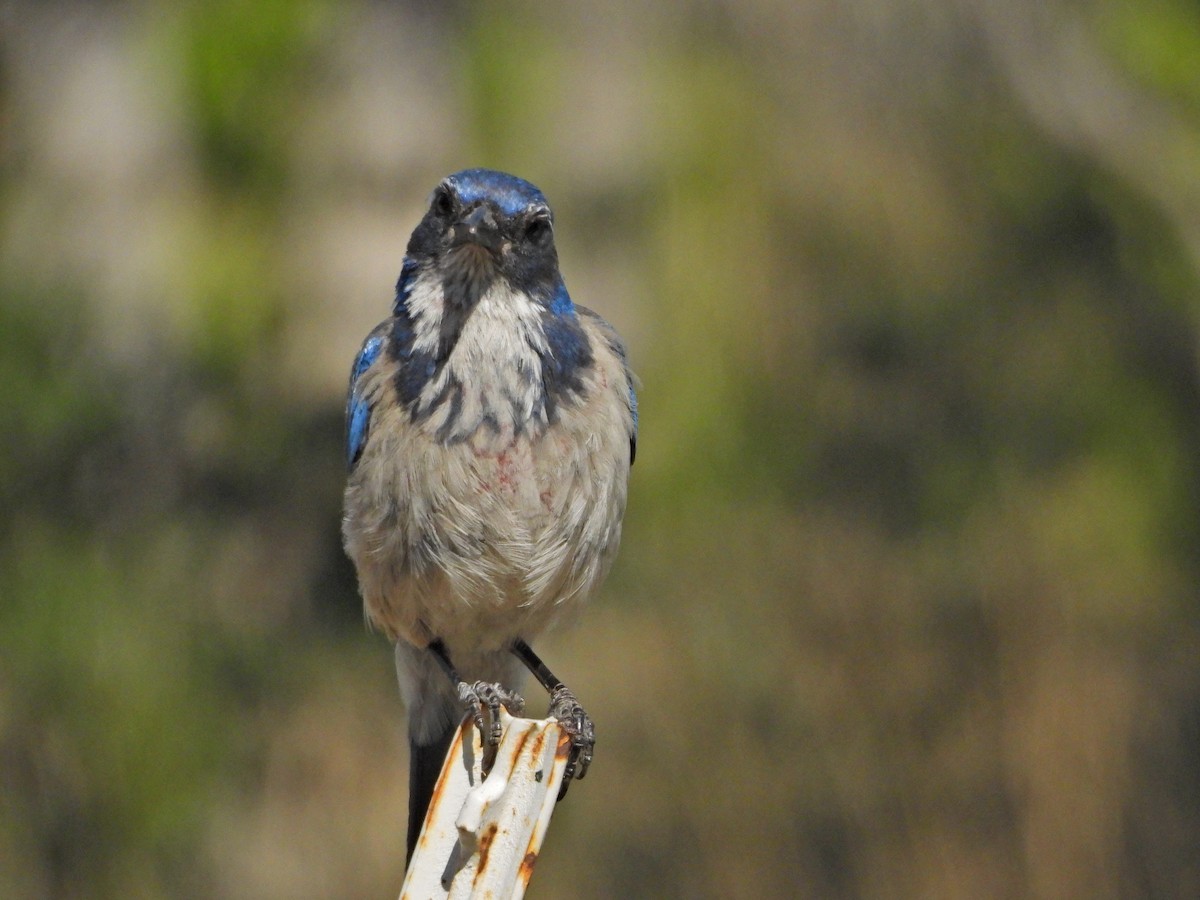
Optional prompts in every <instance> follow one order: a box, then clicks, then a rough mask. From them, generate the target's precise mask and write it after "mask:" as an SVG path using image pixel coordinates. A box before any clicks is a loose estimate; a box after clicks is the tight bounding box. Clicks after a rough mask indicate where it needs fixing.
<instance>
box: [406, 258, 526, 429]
mask: <svg viewBox="0 0 1200 900" xmlns="http://www.w3.org/2000/svg"><path fill="white" fill-rule="evenodd" d="M444 304H445V297H444V295H443V293H442V289H441V286H440V285H439V284H437V283H436V282H432V281H420V282H418V283H417V284H416V285H415V286H414V289H413V291H412V294H411V295H410V298H409V309H410V311H411V313H412V314H413V318H414V319H415V323H416V327H415V335H414V349H415V350H418V351H422V352H428V353H434V352H436V350H437V348H438V343H439V341H440V340H441V333H440V331H441V322H442V320H443V312H444ZM541 316H542V309H541V307H540V306H539V305H538V304H537V303H535V302H534V301H533V300H531V299H529V297H527V296H526V295H525V294H523V293H520V292H516V291H513V290H512V289H510V288H509V287H508V285H507V284H505V283H503V282H497V283H496V284H494V285H493V286H492V287H491V288H490V289H489V290H488V291H487V293H485V294H484V295H483V296H482V297H481V298H480V299H479V302H478V303H477V304H476V306H475V308H474V309H473V310H472V311H471V313H470V315H468V316H467V318H466V321H465V322H464V323H463V325H462V327H461V330H460V331H459V334H458V339H457V341H456V343H455V345H454V347H453V350H452V351H451V352H450V355H449V357H448V359H447V360H446V363H445V364H444V365H443V366H442V367H441V369H440V370H439V371H438V372H437V373H436V374H435V375H434V377H433V378H431V379H430V380H429V383H428V384H426V385H425V386H424V387H423V388H422V390H421V392H420V394H419V395H418V397H417V403H416V405H415V408H414V421H415V422H417V423H418V424H419V426H420V427H421V428H422V430H424V431H426V432H427V433H429V434H431V435H433V436H434V437H435V438H436V439H437V440H438V441H439V442H441V443H458V442H461V441H466V440H478V441H482V442H485V443H487V444H493V443H499V444H500V445H503V444H506V443H508V442H511V441H512V439H513V437H514V436H516V435H520V434H522V433H535V434H536V433H540V431H541V430H542V429H543V428H544V427H545V425H546V407H545V396H544V388H543V385H542V362H541V355H540V354H541V353H544V352H546V339H545V336H544V334H543V333H542V329H541Z"/></svg>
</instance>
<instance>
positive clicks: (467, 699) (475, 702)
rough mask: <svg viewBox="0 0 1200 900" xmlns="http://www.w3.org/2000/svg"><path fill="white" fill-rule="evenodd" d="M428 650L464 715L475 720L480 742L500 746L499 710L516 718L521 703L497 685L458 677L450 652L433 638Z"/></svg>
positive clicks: (522, 704)
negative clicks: (487, 720) (443, 674)
mask: <svg viewBox="0 0 1200 900" xmlns="http://www.w3.org/2000/svg"><path fill="white" fill-rule="evenodd" d="M429 650H430V652H431V653H433V656H434V658H435V659H436V660H437V661H438V664H439V665H441V667H442V671H444V672H445V673H446V676H447V677H448V678H449V679H450V681H451V683H453V684H454V687H455V689H456V690H457V691H458V699H459V700H460V701H461V702H462V705H463V707H464V708H465V709H466V710H467V712H469V713H471V714H472V715H473V716H474V717H475V727H476V728H478V729H479V734H480V736H481V737H482V738H483V742H484V744H485V745H486V746H488V747H495V746H496V745H498V744H499V743H500V730H501V726H500V707H501V706H503V707H505V708H506V709H507V710H508V711H509V712H510V713H512V714H513V715H515V716H519V715H520V714H521V713H522V712H523V711H524V709H525V701H524V700H522V699H521V697H520V696H519V695H518V694H515V693H514V692H512V691H510V690H508V689H507V688H506V687H504V686H503V685H500V684H496V683H494V682H491V681H476V682H472V683H467V682H465V681H463V680H462V678H461V677H459V674H458V669H456V668H455V667H454V663H453V662H451V661H450V653H449V651H447V650H446V645H445V644H444V643H442V641H441V639H440V638H439V639H437V640H435V641H433V642H431V643H430V645H429ZM485 709H486V710H487V712H488V719H489V720H490V721H489V722H488V723H486V724H488V725H489V726H490V727H485V722H484V715H483V711H484V710H485Z"/></svg>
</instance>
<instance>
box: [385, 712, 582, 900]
mask: <svg viewBox="0 0 1200 900" xmlns="http://www.w3.org/2000/svg"><path fill="white" fill-rule="evenodd" d="M500 723H501V728H502V734H501V737H500V746H499V747H497V748H496V758H495V761H494V762H493V763H492V766H491V768H490V769H489V770H488V773H487V775H486V777H484V776H483V774H482V771H483V761H484V753H483V747H482V745H481V742H480V737H479V732H478V730H477V729H476V728H475V726H474V723H473V720H472V717H471V716H467V717H466V718H465V719H464V720H463V723H462V725H461V726H459V729H458V733H457V734H456V735H455V736H454V741H453V743H451V745H450V750H449V752H448V753H447V754H446V762H445V763H444V764H443V766H442V774H441V775H440V776H438V782H437V786H436V787H435V788H434V792H433V799H432V800H431V801H430V804H429V812H428V813H426V815H425V825H424V827H423V828H422V829H421V836H420V838H419V839H418V840H417V846H416V849H415V850H414V851H413V857H412V860H411V861H410V863H409V866H408V874H407V875H406V876H405V879H404V886H403V887H402V888H401V890H400V900H431V898H437V900H441V898H450V900H466V898H472V897H496V898H502V897H511V898H513V900H517V898H520V897H522V896H523V895H524V893H525V889H526V887H528V885H529V879H530V877H531V876H532V875H533V866H534V864H535V863H536V862H537V856H538V851H539V850H540V849H541V846H542V839H543V838H544V837H545V835H546V829H547V828H548V827H549V825H550V816H551V815H552V814H553V813H554V805H555V802H556V800H557V798H558V789H559V785H560V784H561V783H562V777H563V771H564V769H565V768H566V764H567V756H568V754H569V752H570V749H571V737H570V735H568V734H567V733H566V731H564V730H563V727H562V726H561V725H560V724H559V723H558V722H557V721H556V720H554V719H517V718H514V717H513V716H511V715H509V714H508V712H507V711H506V710H503V709H502V710H501V712H500Z"/></svg>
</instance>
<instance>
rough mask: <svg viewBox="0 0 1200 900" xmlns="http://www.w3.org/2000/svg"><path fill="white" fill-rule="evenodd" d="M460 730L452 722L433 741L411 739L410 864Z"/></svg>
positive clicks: (409, 786) (406, 857)
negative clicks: (448, 753)
mask: <svg viewBox="0 0 1200 900" xmlns="http://www.w3.org/2000/svg"><path fill="white" fill-rule="evenodd" d="M457 730H458V723H457V722H452V723H451V724H450V725H449V726H448V727H447V728H446V729H445V730H444V731H443V732H442V733H441V734H439V735H438V736H437V737H436V738H434V740H433V743H430V744H418V743H416V742H415V741H413V740H412V739H411V738H410V739H409V742H408V751H409V763H408V852H407V853H406V854H405V857H404V864H405V865H406V866H407V865H408V863H409V862H410V861H411V860H412V855H413V850H415V849H416V846H417V838H419V837H420V836H421V826H422V825H424V824H425V813H426V812H427V811H428V810H429V801H430V799H431V798H432V797H433V789H434V788H435V787H436V786H437V780H438V775H440V774H441V771H442V763H444V762H445V761H446V752H447V751H448V750H449V749H450V742H451V741H453V740H454V732H456V731H457Z"/></svg>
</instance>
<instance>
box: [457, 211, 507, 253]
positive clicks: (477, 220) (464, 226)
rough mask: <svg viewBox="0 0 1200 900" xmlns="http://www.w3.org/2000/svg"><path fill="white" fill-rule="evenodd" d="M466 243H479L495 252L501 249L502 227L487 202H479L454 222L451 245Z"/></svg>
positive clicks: (459, 245)
mask: <svg viewBox="0 0 1200 900" xmlns="http://www.w3.org/2000/svg"><path fill="white" fill-rule="evenodd" d="M464 244H477V245H479V246H480V247H484V248H486V249H488V250H491V251H493V252H496V251H498V250H499V249H500V229H499V228H498V227H497V225H496V218H495V216H493V215H492V210H491V209H490V208H489V207H488V205H487V204H486V203H481V204H479V206H476V207H475V208H474V209H473V210H471V211H470V212H469V213H467V214H466V215H465V216H463V217H462V218H461V219H459V220H458V221H457V222H456V223H455V224H454V228H453V229H452V233H451V236H450V245H451V246H453V247H461V246H462V245H464Z"/></svg>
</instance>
